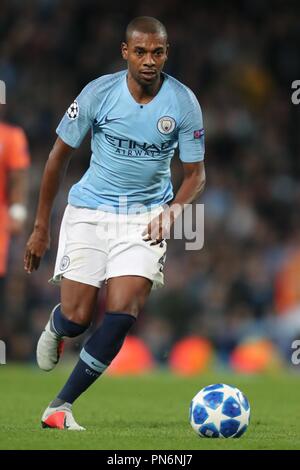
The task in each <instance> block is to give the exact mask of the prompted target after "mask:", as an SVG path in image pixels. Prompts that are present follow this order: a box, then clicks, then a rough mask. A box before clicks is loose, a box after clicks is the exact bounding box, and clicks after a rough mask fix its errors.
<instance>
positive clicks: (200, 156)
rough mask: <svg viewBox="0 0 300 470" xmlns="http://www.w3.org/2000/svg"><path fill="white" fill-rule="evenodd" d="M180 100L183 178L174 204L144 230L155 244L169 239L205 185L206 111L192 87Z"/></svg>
mask: <svg viewBox="0 0 300 470" xmlns="http://www.w3.org/2000/svg"><path fill="white" fill-rule="evenodd" d="M180 100H181V101H180V107H181V109H182V110H183V112H182V119H181V121H180V124H179V130H178V143H179V158H180V160H181V163H182V167H183V181H182V183H181V186H180V188H179V190H178V191H177V194H176V196H175V198H174V199H173V201H172V203H171V204H170V206H169V207H167V208H166V209H165V210H164V211H163V212H162V213H161V214H159V216H158V217H157V218H155V219H153V220H152V221H151V223H150V224H149V226H148V228H147V230H146V231H145V232H144V234H143V235H146V236H147V238H146V241H150V240H154V241H152V242H151V243H150V244H151V245H155V244H158V243H160V242H161V241H162V239H163V238H169V236H170V229H171V227H172V225H173V223H174V221H175V219H176V218H177V217H178V216H179V215H180V214H181V213H182V211H183V210H184V206H185V205H186V204H190V203H192V202H193V201H194V200H195V199H196V197H198V196H199V195H200V194H201V192H202V191H203V189H204V186H205V168H204V162H203V160H204V128H203V118H202V111H201V108H200V105H199V103H198V100H197V98H196V96H195V95H194V94H193V92H192V91H191V90H186V92H185V93H183V94H181V95H180Z"/></svg>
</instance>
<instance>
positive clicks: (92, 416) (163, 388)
mask: <svg viewBox="0 0 300 470" xmlns="http://www.w3.org/2000/svg"><path fill="white" fill-rule="evenodd" d="M70 370H71V366H70V367H66V366H59V367H58V368H57V369H56V370H55V371H53V372H51V373H43V372H42V371H39V370H38V368H37V367H22V366H11V365H4V366H0V449H111V450H125V449H127V450H128V449H130V450H134V449H152V450H159V449H168V450H175V449H182V450H191V449H194V450H196V449H198V450H202V449H213V450H216V449H300V426H299V418H300V402H299V385H300V376H298V375H297V374H296V375H295V374H294V375H290V374H282V373H281V374H277V375H268V376H238V375H232V374H228V373H225V372H223V371H221V372H220V373H217V372H215V373H209V374H205V375H199V376H198V377H193V378H182V377H176V376H174V375H171V374H170V373H167V372H157V373H153V374H149V375H145V376H141V377H118V378H116V377H110V376H108V375H107V376H103V377H101V378H100V379H99V380H98V381H97V382H96V384H94V386H93V387H91V388H90V390H88V391H87V392H86V393H85V395H83V396H82V397H81V399H79V400H78V402H76V403H75V405H74V416H75V418H76V420H77V421H78V422H79V424H82V425H83V426H85V427H86V428H87V431H86V432H70V431H58V430H49V429H47V430H43V429H41V427H40V416H41V413H42V412H43V410H44V408H45V406H46V405H47V404H48V403H49V401H50V400H51V399H52V398H53V397H54V396H55V394H56V392H58V390H59V389H60V387H61V386H62V384H63V382H64V381H65V379H66V378H67V376H68V373H69V372H70ZM215 382H224V383H229V384H234V385H235V386H237V387H239V388H241V390H242V391H243V392H244V393H245V394H246V395H247V396H248V398H249V401H250V404H251V422H250V426H249V429H248V431H247V432H246V434H245V435H244V436H243V437H242V438H240V439H203V438H199V437H197V436H196V434H195V433H194V432H193V430H192V428H191V427H190V424H189V422H188V410H189V404H190V401H191V399H192V398H193V396H194V395H195V394H196V393H197V392H198V391H199V390H200V389H201V388H202V387H203V386H205V385H209V384H211V383H215Z"/></svg>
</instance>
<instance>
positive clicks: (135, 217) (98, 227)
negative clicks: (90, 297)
mask: <svg viewBox="0 0 300 470" xmlns="http://www.w3.org/2000/svg"><path fill="white" fill-rule="evenodd" d="M162 211H163V207H162V206H158V207H155V208H154V209H153V210H151V211H148V212H144V213H142V214H114V213H111V212H104V211H101V210H98V209H87V208H81V207H74V206H71V205H70V204H69V205H67V207H66V209H65V213H64V216H63V219H62V223H61V228H60V234H59V243H58V251H57V257H56V263H55V269H54V276H53V277H52V278H51V279H50V281H49V282H52V283H59V282H60V280H61V278H62V277H65V278H67V279H71V280H73V281H77V282H82V283H84V284H89V285H92V286H95V287H101V285H102V282H103V281H107V279H109V278H111V277H117V276H126V275H133V276H143V277H146V278H147V279H150V280H151V281H152V289H157V288H159V287H163V285H164V275H163V268H164V263H165V259H166V250H167V242H166V241H165V240H163V241H162V242H161V243H159V244H157V245H152V246H150V243H151V242H150V241H149V242H146V241H144V240H143V236H142V233H143V231H144V229H145V228H146V227H147V225H148V223H149V222H150V221H151V220H152V219H153V218H154V217H155V216H157V215H158V214H159V213H160V212H162Z"/></svg>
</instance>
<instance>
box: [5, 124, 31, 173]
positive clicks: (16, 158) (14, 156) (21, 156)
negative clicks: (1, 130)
mask: <svg viewBox="0 0 300 470" xmlns="http://www.w3.org/2000/svg"><path fill="white" fill-rule="evenodd" d="M6 155H7V157H6V159H7V160H6V162H7V168H8V169H10V170H23V169H25V168H28V167H29V164H30V156H29V150H28V142H27V138H26V135H25V132H24V131H23V129H21V128H20V127H15V128H12V129H11V130H10V137H9V139H8V147H7V152H6Z"/></svg>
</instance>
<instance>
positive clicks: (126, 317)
mask: <svg viewBox="0 0 300 470" xmlns="http://www.w3.org/2000/svg"><path fill="white" fill-rule="evenodd" d="M151 287H152V282H151V281H150V280H149V279H146V278H144V277H141V276H118V277H114V278H110V279H109V280H108V282H107V300H106V305H107V311H106V313H105V315H104V319H103V322H102V324H101V325H100V327H99V328H98V329H97V330H96V331H95V332H94V334H93V335H92V336H91V337H90V339H89V340H88V341H87V342H86V344H85V345H84V348H83V349H82V351H81V353H80V359H79V361H78V363H77V364H76V366H75V368H74V370H73V372H72V374H71V375H70V377H69V379H68V381H67V382H66V384H65V386H64V387H63V389H62V390H61V391H60V392H59V394H58V395H57V398H56V399H55V400H53V402H51V404H50V407H49V408H48V409H47V410H46V411H45V413H44V415H43V418H42V423H43V426H44V427H47V426H48V427H57V428H60V429H65V427H66V426H65V423H64V421H63V416H64V415H63V414H62V413H67V411H68V410H69V411H70V412H71V405H72V404H73V402H74V401H75V400H76V399H77V398H78V397H79V396H80V395H81V394H82V393H83V392H84V391H85V390H87V388H89V387H90V386H91V385H92V384H93V383H94V382H95V380H96V379H97V378H98V377H99V376H100V375H101V374H102V373H103V372H104V371H105V369H107V367H108V366H109V365H110V363H111V361H112V360H113V359H114V358H115V356H116V355H117V354H118V352H119V351H120V349H121V347H122V344H123V342H124V340H125V337H126V335H127V333H128V331H129V330H130V328H131V327H132V325H133V324H134V323H135V320H136V318H137V316H138V314H139V312H140V311H141V309H142V308H143V306H144V304H145V302H146V300H147V298H148V296H149V293H150V291H151ZM53 411H54V413H53ZM72 419H73V418H72ZM49 420H50V421H49ZM75 424H76V423H75ZM76 426H78V425H77V424H76ZM71 429H76V430H77V429H78V430H80V429H79V428H77V427H73V426H72V425H71Z"/></svg>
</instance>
